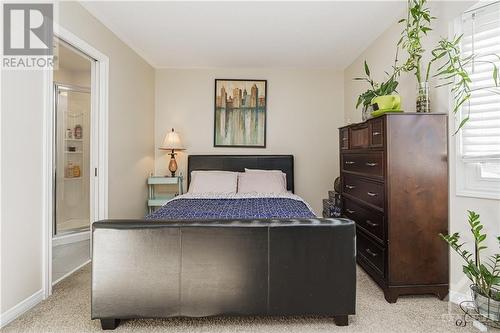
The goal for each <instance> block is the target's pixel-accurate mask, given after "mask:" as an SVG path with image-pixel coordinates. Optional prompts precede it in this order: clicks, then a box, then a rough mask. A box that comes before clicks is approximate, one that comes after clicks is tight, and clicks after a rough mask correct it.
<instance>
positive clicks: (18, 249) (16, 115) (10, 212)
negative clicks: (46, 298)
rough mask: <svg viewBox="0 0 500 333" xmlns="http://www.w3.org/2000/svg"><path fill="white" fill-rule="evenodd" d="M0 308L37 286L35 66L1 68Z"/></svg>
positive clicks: (39, 79)
mask: <svg viewBox="0 0 500 333" xmlns="http://www.w3.org/2000/svg"><path fill="white" fill-rule="evenodd" d="M1 76H2V90H1V110H2V111H1V163H2V164H1V184H2V186H1V209H0V211H1V222H0V232H1V241H0V243H1V260H0V264H1V266H0V280H1V284H0V286H1V290H0V295H1V296H0V297H1V298H0V313H2V317H3V314H4V313H5V312H6V311H7V310H8V309H10V308H11V307H13V306H14V305H16V304H18V303H19V302H21V301H22V300H24V299H26V298H28V297H30V296H31V295H33V294H35V293H37V292H39V291H40V290H41V289H42V230H43V229H42V227H43V226H42V213H43V207H42V200H41V197H42V195H43V193H42V176H43V173H42V145H43V140H42V123H43V101H44V96H43V93H44V90H43V84H44V81H43V80H44V77H43V72H41V71H2V75H1Z"/></svg>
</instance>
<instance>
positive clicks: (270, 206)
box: [146, 198, 316, 220]
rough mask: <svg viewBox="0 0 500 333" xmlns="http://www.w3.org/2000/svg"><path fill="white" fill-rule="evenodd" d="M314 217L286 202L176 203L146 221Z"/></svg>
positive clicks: (293, 202)
mask: <svg viewBox="0 0 500 333" xmlns="http://www.w3.org/2000/svg"><path fill="white" fill-rule="evenodd" d="M313 217H316V216H315V215H314V214H313V213H312V212H311V211H310V210H309V209H308V208H307V206H306V204H305V203H303V202H301V201H298V200H293V199H289V198H245V199H177V200H172V201H170V202H168V203H167V204H166V205H164V206H163V207H160V208H159V209H158V210H157V211H155V212H154V213H152V214H149V215H148V216H146V219H149V220H200V219H269V218H313Z"/></svg>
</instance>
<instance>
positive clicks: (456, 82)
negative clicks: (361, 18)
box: [398, 0, 500, 132]
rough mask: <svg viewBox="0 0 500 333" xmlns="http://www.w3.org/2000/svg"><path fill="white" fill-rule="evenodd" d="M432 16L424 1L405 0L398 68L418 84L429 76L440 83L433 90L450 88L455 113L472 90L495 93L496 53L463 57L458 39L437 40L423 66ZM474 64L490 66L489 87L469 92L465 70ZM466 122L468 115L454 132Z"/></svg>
mask: <svg viewBox="0 0 500 333" xmlns="http://www.w3.org/2000/svg"><path fill="white" fill-rule="evenodd" d="M434 19H436V17H434V16H432V15H431V12H430V9H429V8H428V7H427V0H408V11H407V17H406V18H404V19H401V20H399V23H401V24H403V25H404V28H403V31H402V32H401V38H400V40H399V41H398V47H401V48H402V49H404V50H406V52H407V53H408V58H407V60H406V61H405V63H404V64H403V65H402V66H401V69H402V70H403V71H405V72H414V73H415V77H416V79H417V82H418V83H419V84H422V83H423V82H428V81H429V79H430V78H431V77H436V78H437V79H438V80H440V82H439V84H438V85H437V87H442V86H451V92H452V94H453V100H454V106H453V113H454V114H456V113H457V112H458V111H459V110H460V109H461V107H462V106H463V105H464V104H465V103H466V102H467V101H468V100H469V99H470V97H471V94H472V92H473V91H474V90H482V89H490V90H493V91H494V92H495V93H500V92H499V91H498V88H499V85H500V72H499V70H498V66H497V65H496V63H495V61H491V60H489V59H498V60H500V56H499V55H497V54H487V55H480V54H471V55H469V56H463V55H462V52H461V49H460V41H461V39H462V36H461V35H460V36H456V37H454V38H453V39H451V40H449V39H446V38H441V39H440V40H439V42H438V44H437V45H436V46H435V47H434V48H433V49H432V50H431V57H430V60H429V61H428V62H427V64H425V63H423V57H424V55H425V51H426V50H425V49H424V47H423V39H424V38H425V37H426V36H427V35H428V33H429V32H431V31H432V28H431V23H432V21H433V20H434ZM436 62H441V64H440V66H439V68H438V69H437V71H436V73H434V74H433V75H432V76H431V72H432V68H433V65H434V63H436ZM472 62H474V63H488V64H490V65H491V66H492V79H493V84H492V85H491V86H488V87H482V88H479V89H471V84H472V80H471V78H470V73H469V71H468V68H469V67H470V65H471V64H472ZM468 120H469V114H468V115H467V116H466V117H464V119H463V120H462V121H461V122H460V124H459V126H458V128H457V132H458V131H459V130H460V129H461V128H462V127H463V126H464V125H465V123H466V122H467V121H468Z"/></svg>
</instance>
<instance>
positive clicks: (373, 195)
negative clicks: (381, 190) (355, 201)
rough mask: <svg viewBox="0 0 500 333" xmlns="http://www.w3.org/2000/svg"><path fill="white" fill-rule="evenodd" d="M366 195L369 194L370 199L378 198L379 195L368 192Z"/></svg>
mask: <svg viewBox="0 0 500 333" xmlns="http://www.w3.org/2000/svg"><path fill="white" fill-rule="evenodd" d="M366 194H368V196H369V197H376V196H377V193H373V192H366Z"/></svg>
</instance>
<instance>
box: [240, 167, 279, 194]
mask: <svg viewBox="0 0 500 333" xmlns="http://www.w3.org/2000/svg"><path fill="white" fill-rule="evenodd" d="M284 192H286V186H285V185H284V183H283V176H282V175H281V174H280V173H277V172H242V173H240V174H239V175H238V193H284Z"/></svg>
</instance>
